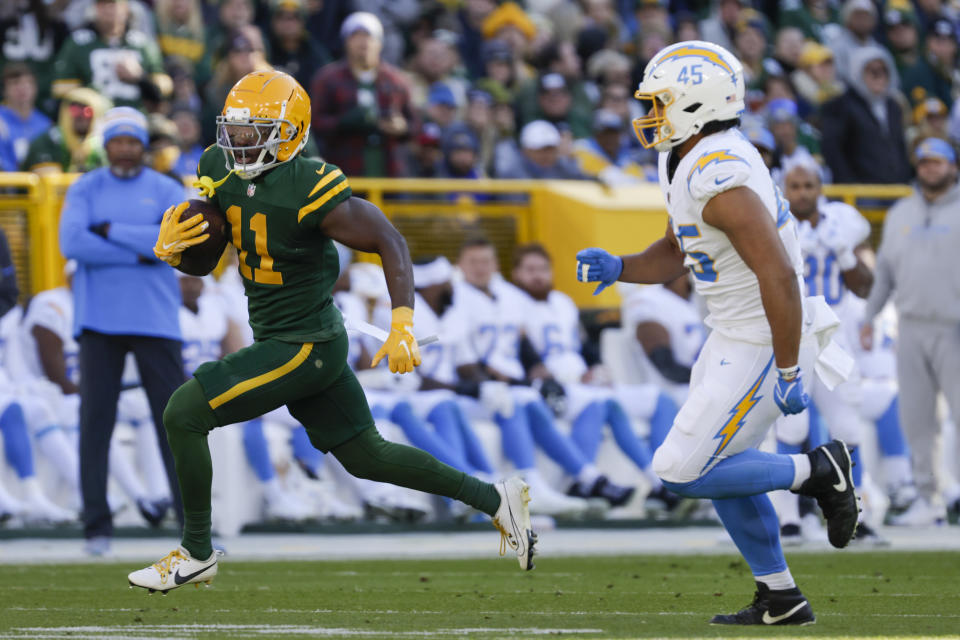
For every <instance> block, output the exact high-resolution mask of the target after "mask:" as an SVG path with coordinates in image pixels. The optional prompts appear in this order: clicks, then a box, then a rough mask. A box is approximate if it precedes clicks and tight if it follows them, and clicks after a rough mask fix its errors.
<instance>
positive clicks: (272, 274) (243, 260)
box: [227, 205, 283, 285]
mask: <svg viewBox="0 0 960 640" xmlns="http://www.w3.org/2000/svg"><path fill="white" fill-rule="evenodd" d="M227 221H228V222H229V223H230V228H231V229H232V232H233V246H235V247H236V248H237V259H238V260H239V262H240V275H242V276H243V277H244V278H246V279H247V280H253V281H254V282H257V283H260V284H273V285H281V284H283V274H281V273H280V272H279V271H274V270H273V257H272V256H271V255H270V252H269V251H268V249H267V216H265V215H263V214H262V213H255V214H253V215H252V216H250V230H251V231H253V234H254V241H253V248H254V252H255V253H256V255H257V257H259V258H260V266H259V267H257V268H255V269H251V268H250V265H248V264H247V254H248V253H249V252H248V251H246V250H245V249H244V248H243V215H242V212H241V210H240V207H238V206H237V205H233V206H232V207H228V208H227Z"/></svg>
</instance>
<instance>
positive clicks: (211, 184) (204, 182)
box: [191, 169, 236, 198]
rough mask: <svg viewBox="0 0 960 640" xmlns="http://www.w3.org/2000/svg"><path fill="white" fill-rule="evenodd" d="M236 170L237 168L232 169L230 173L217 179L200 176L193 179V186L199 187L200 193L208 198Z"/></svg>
mask: <svg viewBox="0 0 960 640" xmlns="http://www.w3.org/2000/svg"><path fill="white" fill-rule="evenodd" d="M235 172H236V169H231V170H230V173H228V174H227V175H225V176H223V178H222V179H220V180H217V181H214V179H213V178H211V177H210V176H200V177H199V178H197V179H196V180H194V181H193V183H192V185H191V186H192V187H193V188H195V189H197V190H198V191H199V192H200V195H202V196H204V197H206V198H210V197H212V196H213V194H215V193H216V192H217V189H219V188H220V185H222V184H223V183H224V182H226V181H227V179H228V178H229V177H230V176H232V175H233V174H234V173H235Z"/></svg>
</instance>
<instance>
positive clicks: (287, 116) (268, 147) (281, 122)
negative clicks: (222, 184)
mask: <svg viewBox="0 0 960 640" xmlns="http://www.w3.org/2000/svg"><path fill="white" fill-rule="evenodd" d="M309 135H310V98H309V96H307V92H306V91H304V90H303V87H301V86H300V83H299V82H297V81H296V80H294V79H293V77H291V76H290V75H288V74H286V73H283V72H282V71H254V72H252V73H248V74H247V75H245V76H243V77H242V78H241V79H240V81H239V82H237V84H235V85H233V88H232V89H230V93H229V94H227V99H226V101H224V103H223V112H222V113H221V114H220V115H219V116H217V146H219V147H220V148H221V149H223V154H224V156H225V157H226V160H227V168H228V169H232V170H233V171H234V173H236V174H237V175H238V176H240V177H241V178H243V179H244V180H250V179H251V178H255V177H256V176H258V175H260V174H261V173H263V172H264V171H266V170H267V169H269V168H270V167H273V166H275V165H278V164H282V163H284V162H288V161H290V160H292V159H294V158H295V157H297V154H298V153H300V151H301V150H302V149H303V147H304V145H306V144H307V138H308V137H309Z"/></svg>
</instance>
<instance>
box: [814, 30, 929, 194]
mask: <svg viewBox="0 0 960 640" xmlns="http://www.w3.org/2000/svg"><path fill="white" fill-rule="evenodd" d="M850 65H851V69H850V78H851V81H850V85H851V86H850V88H848V89H847V91H846V93H844V94H843V95H841V96H840V97H838V98H835V99H833V100H831V101H830V102H828V103H826V104H825V105H824V106H823V109H822V111H821V113H822V114H823V115H822V125H821V132H822V134H823V143H822V151H823V157H824V159H825V160H826V162H827V165H828V166H829V167H830V171H831V172H832V173H833V181H834V182H838V183H856V182H864V183H880V184H897V183H907V182H909V181H910V176H911V169H910V160H909V157H908V155H907V146H906V143H905V142H904V135H903V111H902V109H901V108H900V105H899V104H898V103H897V101H896V100H894V98H893V91H894V85H893V82H892V80H893V78H894V69H893V66H892V65H891V64H890V61H889V58H888V56H887V55H886V54H885V53H884V52H883V50H882V49H880V48H879V47H873V46H868V47H862V48H860V49H856V50H855V51H854V52H853V53H852V54H851V56H850Z"/></svg>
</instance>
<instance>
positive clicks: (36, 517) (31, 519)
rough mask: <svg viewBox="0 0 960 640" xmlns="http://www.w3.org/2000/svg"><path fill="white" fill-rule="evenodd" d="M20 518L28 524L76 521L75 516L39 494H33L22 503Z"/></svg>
mask: <svg viewBox="0 0 960 640" xmlns="http://www.w3.org/2000/svg"><path fill="white" fill-rule="evenodd" d="M20 516H21V517H22V518H23V520H24V522H27V523H30V524H36V523H49V524H67V523H68V522H74V521H76V519H77V514H76V513H74V512H73V511H70V510H69V509H64V508H63V507H61V506H60V505H58V504H55V503H53V502H51V501H50V499H49V498H47V497H46V496H44V495H43V494H41V493H37V494H34V495H32V496H30V497H29V498H27V499H26V500H24V501H23V510H22V511H21V512H20Z"/></svg>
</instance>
